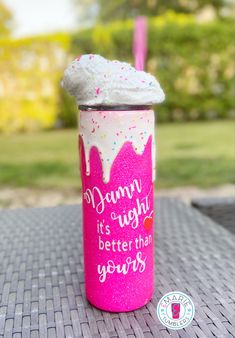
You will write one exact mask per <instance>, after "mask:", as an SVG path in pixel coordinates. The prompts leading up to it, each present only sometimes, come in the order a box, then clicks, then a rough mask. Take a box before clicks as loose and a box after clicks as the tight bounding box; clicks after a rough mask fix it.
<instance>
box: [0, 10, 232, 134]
mask: <svg viewBox="0 0 235 338" xmlns="http://www.w3.org/2000/svg"><path fill="white" fill-rule="evenodd" d="M234 33H235V27H234V24H233V23H232V21H229V20H228V19H227V20H219V19H217V20H215V21H212V22H208V23H198V22H197V21H195V19H194V17H193V16H191V15H187V14H175V13H173V12H168V13H166V14H164V15H162V16H158V17H154V18H151V19H149V21H148V48H149V50H148V60H147V65H146V66H147V67H146V68H147V70H148V71H149V72H151V73H152V74H154V75H156V77H157V78H158V79H159V81H160V83H161V85H162V87H163V88H164V90H165V92H166V101H165V103H164V104H162V105H160V106H158V107H157V111H158V121H175V120H197V119H212V118H230V117H232V116H233V115H234V112H235V107H234V97H233V96H234V56H235V55H234V54H235V50H234V49H235V47H234V41H233V40H234ZM132 36H133V21H132V20H127V21H117V22H112V23H109V24H107V25H103V24H97V25H96V26H95V27H94V28H92V29H85V30H81V31H79V32H77V33H76V34H74V35H72V36H69V35H67V34H56V35H51V36H42V37H35V38H28V39H22V40H12V39H0V72H1V78H0V131H18V130H31V129H33V130H34V129H40V128H52V127H54V126H56V125H62V126H73V125H75V124H76V104H75V102H74V100H73V99H71V98H70V97H69V96H68V95H67V94H66V93H65V92H64V91H63V90H61V88H60V80H61V78H62V74H63V70H64V68H65V67H66V65H67V64H68V62H70V60H72V58H74V57H75V56H77V55H78V54H84V53H98V54H101V55H103V56H104V57H107V58H110V59H115V58H117V59H120V60H123V61H129V62H132V61H133V57H132Z"/></svg>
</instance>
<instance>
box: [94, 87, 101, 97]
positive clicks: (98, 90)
mask: <svg viewBox="0 0 235 338" xmlns="http://www.w3.org/2000/svg"><path fill="white" fill-rule="evenodd" d="M95 92H96V94H97V95H99V94H100V88H99V87H98V88H96V90H95Z"/></svg>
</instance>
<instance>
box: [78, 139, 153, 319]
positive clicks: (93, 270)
mask: <svg viewBox="0 0 235 338" xmlns="http://www.w3.org/2000/svg"><path fill="white" fill-rule="evenodd" d="M79 151H80V167H81V177H82V184H83V239H84V262H85V290H86V296H87V298H88V300H89V301H90V302H91V303H92V304H93V305H95V306H97V307H98V308H101V309H104V310H108V311H114V312H115V311H131V310H133V309H137V308H139V307H141V306H143V305H144V304H146V303H147V302H148V301H149V300H150V299H151V297H152V294H153V289H154V278H153V276H154V274H153V269H154V261H153V257H154V243H153V239H154V238H153V183H152V155H151V154H152V153H151V152H152V136H150V137H149V138H148V142H147V144H146V146H145V148H144V151H143V153H142V154H140V155H138V154H136V152H135V150H134V148H133V146H132V144H131V142H129V141H127V142H125V143H124V144H123V146H122V147H121V149H120V151H119V153H118V154H117V156H116V158H115V159H114V161H113V163H112V166H111V172H110V180H109V182H108V183H105V182H104V181H103V171H102V161H101V158H100V154H99V149H97V147H95V146H93V147H91V149H90V153H89V160H90V174H89V175H87V174H86V160H85V151H84V144H83V139H82V137H81V136H80V137H79ZM120 187H121V188H120ZM125 187H126V188H125ZM96 188H98V189H96ZM127 190H128V191H129V193H130V191H131V194H130V195H129V196H128V194H127ZM117 192H119V193H117ZM120 194H121V195H122V194H123V195H122V196H120ZM112 196H113V198H114V199H113V200H112ZM118 196H119V197H120V198H117V197H118ZM110 200H111V201H110ZM113 201H114V202H113ZM141 203H142V204H141ZM141 205H142V207H141ZM144 206H145V207H144ZM118 215H119V216H120V215H121V216H120V218H117V217H116V216H118ZM124 215H126V216H127V220H128V221H129V223H128V222H127V223H128V224H125V225H124V226H123V227H122V226H120V222H119V220H120V219H122V220H123V219H124V218H123V217H124ZM134 215H137V217H134ZM132 217H133V219H132ZM130 219H132V221H133V222H132V221H130ZM121 224H122V225H123V223H122V221H121ZM141 238H142V239H143V240H145V241H146V243H147V240H148V241H149V244H148V245H146V246H145V245H143V247H142V246H141V245H140V246H138V245H137V244H138V243H139V244H140V243H142V242H141ZM150 239H151V241H150ZM118 241H120V243H123V242H127V244H128V245H129V246H128V247H127V246H123V247H121V245H123V244H121V245H120V247H119V248H122V250H121V251H119V250H118V245H114V246H113V247H112V246H107V247H106V250H104V249H100V248H102V245H105V244H104V243H111V245H112V243H118ZM136 241H138V243H137V244H136ZM130 242H131V243H130ZM111 248H114V250H111ZM127 248H128V250H124V249H127ZM129 249H130V250H129Z"/></svg>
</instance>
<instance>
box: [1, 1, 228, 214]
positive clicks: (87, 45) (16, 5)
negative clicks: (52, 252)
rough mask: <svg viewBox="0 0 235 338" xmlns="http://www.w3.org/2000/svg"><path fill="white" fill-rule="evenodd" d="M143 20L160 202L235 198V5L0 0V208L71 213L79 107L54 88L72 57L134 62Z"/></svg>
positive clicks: (76, 178)
mask: <svg viewBox="0 0 235 338" xmlns="http://www.w3.org/2000/svg"><path fill="white" fill-rule="evenodd" d="M138 15H145V16H147V18H148V57H147V62H146V69H147V71H149V72H151V73H152V74H154V75H155V76H156V77H157V78H158V80H159V81H160V83H161V85H162V87H163V88H164V90H165V92H166V101H165V102H164V103H163V104H162V105H159V106H157V107H155V110H156V113H157V120H158V126H157V135H156V137H157V144H158V156H157V162H158V163H157V167H158V175H157V181H156V188H157V191H158V194H160V195H161V194H163V195H164V194H166V195H174V196H179V197H182V198H183V199H184V200H185V201H189V200H190V198H191V197H193V196H195V195H213V196H214V195H218V196H219V195H220V196H221V195H231V194H234V192H235V190H234V169H235V168H234V163H235V161H234V160H235V158H234V123H233V118H234V117H235V102H234V91H235V82H234V77H235V65H234V60H235V45H234V33H235V26H234V19H235V3H234V1H233V0H174V1H173V0H169V1H164V0H128V1H124V0H113V1H104V0H70V1H69V0H57V1H56V2H55V1H49V2H47V1H46V0H41V1H37V2H33V1H30V0H21V1H18V0H0V74H1V76H0V149H1V152H0V208H3V207H18V206H32V205H35V206H39V205H51V204H58V203H71V202H77V201H78V200H79V198H80V197H79V196H80V194H79V193H80V188H81V182H80V178H79V173H78V162H79V159H78V154H77V130H76V126H77V107H76V105H75V102H74V100H73V99H72V98H71V97H69V96H68V95H67V94H66V93H65V92H64V90H62V89H61V87H60V81H61V78H62V75H63V70H64V68H65V67H66V66H67V65H68V63H69V62H70V61H71V60H72V59H73V58H74V57H76V56H77V55H80V54H84V53H98V54H101V55H103V56H104V57H107V58H110V59H119V60H123V61H128V62H130V63H133V55H132V39H133V27H134V20H135V17H137V16H138Z"/></svg>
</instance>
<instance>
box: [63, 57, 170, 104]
mask: <svg viewBox="0 0 235 338" xmlns="http://www.w3.org/2000/svg"><path fill="white" fill-rule="evenodd" d="M62 86H63V87H64V88H65V89H66V90H67V91H68V92H69V93H70V94H71V95H73V96H75V98H76V100H77V103H78V104H79V105H86V106H97V105H104V106H105V105H106V106H109V105H110V106H114V105H152V104H156V103H160V102H162V101H163V100H164V98H165V95H164V92H163V90H162V88H161V86H160V84H159V82H158V81H157V80H156V79H155V77H154V76H152V75H151V74H149V73H146V72H143V71H137V70H136V69H135V68H133V67H132V66H131V65H130V64H128V63H125V62H119V61H110V60H107V59H105V58H103V57H102V56H100V55H94V54H88V55H82V56H80V57H78V58H76V59H75V60H74V61H73V62H72V63H71V64H70V65H69V66H68V68H67V69H66V70H65V72H64V77H63V80H62Z"/></svg>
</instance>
